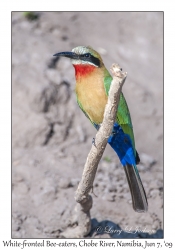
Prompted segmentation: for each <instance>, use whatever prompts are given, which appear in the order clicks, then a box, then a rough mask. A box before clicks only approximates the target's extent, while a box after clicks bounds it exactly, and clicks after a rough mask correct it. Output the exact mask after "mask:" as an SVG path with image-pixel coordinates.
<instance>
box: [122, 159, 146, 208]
mask: <svg viewBox="0 0 175 250" xmlns="http://www.w3.org/2000/svg"><path fill="white" fill-rule="evenodd" d="M124 170H125V173H126V177H127V180H128V184H129V188H130V192H131V196H132V204H133V209H134V210H135V211H136V212H139V213H143V212H146V211H147V210H148V203H147V198H146V194H145V190H144V187H143V185H142V181H141V179H140V176H139V172H138V170H137V166H134V165H130V164H128V163H127V164H126V165H125V166H124Z"/></svg>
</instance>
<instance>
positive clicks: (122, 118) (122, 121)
mask: <svg viewBox="0 0 175 250" xmlns="http://www.w3.org/2000/svg"><path fill="white" fill-rule="evenodd" d="M111 82H112V77H111V75H110V74H109V72H108V71H107V69H106V70H105V78H104V87H105V91H106V94H107V95H108V93H109V89H110V85H111ZM116 122H117V123H118V124H119V125H120V126H121V127H122V129H123V131H124V133H126V134H128V135H129V136H130V138H131V141H132V144H133V148H134V149H135V141H134V134H133V127H132V121H131V117H130V113H129V109H128V105H127V103H126V100H125V97H124V95H123V93H122V92H121V94H120V101H119V105H118V110H117V115H116ZM135 153H136V152H135Z"/></svg>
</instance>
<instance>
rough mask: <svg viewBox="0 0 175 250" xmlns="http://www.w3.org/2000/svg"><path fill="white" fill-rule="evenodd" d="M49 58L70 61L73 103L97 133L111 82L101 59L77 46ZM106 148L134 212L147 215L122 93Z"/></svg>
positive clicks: (144, 194) (136, 157)
mask: <svg viewBox="0 0 175 250" xmlns="http://www.w3.org/2000/svg"><path fill="white" fill-rule="evenodd" d="M53 56H57V57H67V58H69V59H71V62H72V65H73V67H74V69H75V80H76V85H75V93H76V98H77V103H78V105H79V107H80V109H81V110H82V111H83V113H84V114H85V115H86V117H87V118H88V119H89V120H90V122H91V123H92V124H93V126H94V127H95V128H96V129H97V130H98V129H99V128H100V125H101V124H102V122H103V115H104V110H105V106H106V103H107V100H108V94H109V89H110V85H111V82H112V79H113V78H112V76H111V75H110V73H109V71H108V70H107V68H106V67H105V65H104V63H103V59H102V57H101V55H100V54H99V53H98V52H97V51H95V50H94V49H93V48H92V47H90V46H77V47H75V48H74V49H72V51H65V52H58V53H56V54H54V55H53ZM108 144H109V145H110V146H111V147H112V148H113V150H114V151H115V152H116V154H117V155H118V157H119V159H120V162H121V164H122V166H123V168H124V171H125V174H126V179H127V181H128V185H129V189H130V193H131V197H132V206H133V209H134V211H136V212H139V213H141V212H147V210H148V202H147V197H146V193H145V190H144V187H143V184H142V181H141V178H140V175H139V171H138V168H137V164H139V162H140V158H139V154H138V153H137V150H136V148H135V139H134V132H133V125H132V120H131V116H130V112H129V108H128V105H127V102H126V99H125V97H124V94H123V92H121V93H120V98H119V104H118V109H117V112H116V118H115V123H114V126H113V130H112V133H111V135H110V136H109V139H108Z"/></svg>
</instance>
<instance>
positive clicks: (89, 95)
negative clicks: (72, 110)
mask: <svg viewBox="0 0 175 250" xmlns="http://www.w3.org/2000/svg"><path fill="white" fill-rule="evenodd" d="M76 94H77V99H78V101H79V102H80V103H81V105H82V107H83V110H84V111H85V112H86V113H87V115H88V116H89V118H90V119H91V121H93V122H94V123H96V124H100V123H102V121H103V115H104V110H105V105H106V103H107V95H106V92H105V88H104V82H103V75H102V74H101V73H100V72H96V73H95V72H93V74H90V75H89V76H86V77H81V78H78V79H76Z"/></svg>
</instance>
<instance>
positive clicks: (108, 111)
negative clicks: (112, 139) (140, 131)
mask: <svg viewBox="0 0 175 250" xmlns="http://www.w3.org/2000/svg"><path fill="white" fill-rule="evenodd" d="M111 72H112V76H113V81H112V83H111V87H110V90H109V96H108V102H107V104H106V107H105V112H104V119H103V123H102V124H101V126H100V129H99V130H98V132H97V134H96V137H95V144H92V147H91V150H90V152H89V154H88V157H87V160H86V163H85V166H84V171H83V175H82V178H81V181H80V183H79V185H78V188H77V191H76V194H75V200H76V202H78V204H77V207H76V209H77V218H78V226H77V227H76V228H74V230H73V231H72V230H69V231H67V232H65V233H64V237H66V238H67V237H71V238H72V237H76V238H79V237H83V236H86V235H87V234H88V233H89V232H90V230H91V217H90V209H91V207H92V197H91V196H90V195H89V192H90V190H91V189H92V188H93V182H94V178H95V174H96V171H97V167H98V164H99V161H100V159H101V157H102V155H103V152H104V150H105V147H106V145H107V142H108V138H109V136H110V135H111V133H112V129H113V125H114V122H115V118H116V112H117V108H118V103H119V98H120V92H121V89H122V86H123V84H124V81H125V79H126V76H127V73H122V71H121V68H120V66H119V65H118V64H113V65H112V68H111Z"/></svg>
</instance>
